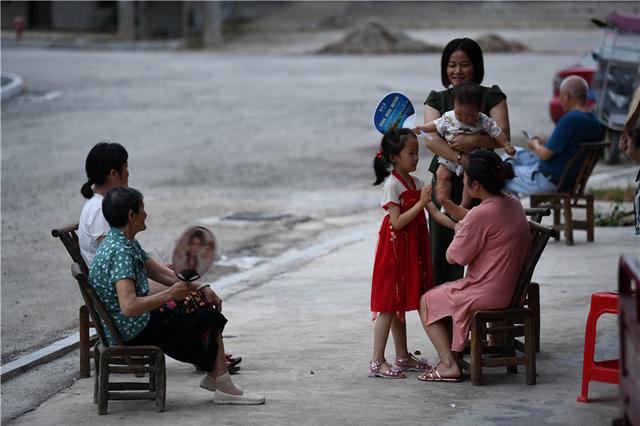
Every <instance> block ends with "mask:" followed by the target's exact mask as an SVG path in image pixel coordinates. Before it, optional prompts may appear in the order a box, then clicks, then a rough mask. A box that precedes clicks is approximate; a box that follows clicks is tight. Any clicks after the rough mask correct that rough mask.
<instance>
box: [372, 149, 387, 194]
mask: <svg viewBox="0 0 640 426" xmlns="http://www.w3.org/2000/svg"><path fill="white" fill-rule="evenodd" d="M390 165H391V164H390V163H389V162H388V161H387V160H386V159H385V157H384V153H383V151H382V149H380V151H378V153H377V154H376V156H375V157H373V170H374V171H375V172H376V181H375V182H373V184H374V185H380V184H381V183H382V182H384V180H385V179H386V178H387V176H389V175H390V174H391V172H390V171H389V166H390Z"/></svg>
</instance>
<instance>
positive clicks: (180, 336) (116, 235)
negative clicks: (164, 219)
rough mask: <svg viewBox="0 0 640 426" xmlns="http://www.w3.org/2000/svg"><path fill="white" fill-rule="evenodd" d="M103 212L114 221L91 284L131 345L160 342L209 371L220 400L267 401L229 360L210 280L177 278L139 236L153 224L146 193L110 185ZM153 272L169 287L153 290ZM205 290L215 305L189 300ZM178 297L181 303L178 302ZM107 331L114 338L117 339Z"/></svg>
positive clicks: (205, 382) (207, 378) (208, 383)
mask: <svg viewBox="0 0 640 426" xmlns="http://www.w3.org/2000/svg"><path fill="white" fill-rule="evenodd" d="M102 211H103V214H104V217H105V219H106V220H107V222H108V223H109V225H110V226H111V229H110V231H109V233H108V234H107V236H106V237H104V239H103V240H102V242H101V243H100V246H99V247H98V251H97V252H96V255H95V257H94V259H93V263H92V264H91V267H90V269H89V283H90V284H91V286H92V287H93V288H94V289H95V290H96V294H97V296H98V297H99V298H100V300H101V301H102V303H104V305H105V308H106V310H107V312H108V313H109V316H111V318H112V319H113V322H114V324H115V326H116V327H117V328H118V331H119V333H120V335H121V336H122V339H123V340H124V342H125V344H128V345H136V346H138V345H154V346H158V347H160V348H161V349H162V350H163V351H164V352H165V353H166V354H167V355H169V356H170V357H172V358H174V359H177V360H178V361H183V362H190V363H192V364H196V365H198V366H199V367H200V368H201V369H202V370H205V371H206V372H207V373H206V374H205V375H204V376H203V377H202V379H201V381H200V387H202V388H204V389H207V390H210V391H212V392H214V395H213V401H214V402H215V403H217V404H242V405H248V404H263V403H264V397H263V396H261V395H253V394H248V393H245V392H244V391H243V390H242V389H240V388H239V387H237V386H236V385H235V384H234V383H233V381H232V380H231V377H230V376H229V373H228V372H227V367H226V364H225V354H224V345H223V343H222V330H223V329H224V326H225V324H226V323H227V319H226V318H225V317H224V316H223V315H222V313H221V310H222V300H221V299H220V298H219V297H218V295H217V294H216V293H215V292H214V291H213V290H211V288H209V286H207V285H200V284H198V283H195V282H192V283H187V282H184V281H179V280H177V278H176V276H175V274H174V273H173V271H172V270H171V269H169V268H167V267H166V266H163V265H161V264H160V263H158V262H157V261H155V260H154V259H153V258H151V257H149V255H147V253H146V252H145V251H144V250H142V247H140V244H139V243H138V241H137V240H136V239H135V236H136V234H137V233H138V232H141V231H144V230H145V229H147V226H146V224H145V219H146V218H147V213H146V212H145V210H144V203H143V199H142V194H141V193H140V192H138V191H137V190H135V189H133V188H128V187H117V188H113V189H111V190H109V192H107V193H106V194H105V196H104V199H103V201H102ZM148 276H150V277H151V278H153V279H154V280H155V281H157V282H158V283H160V284H164V285H165V286H166V287H165V289H164V290H162V291H160V292H158V293H155V294H150V293H149V283H148V278H147V277H148ZM194 291H198V292H200V293H201V294H202V295H203V296H204V297H205V298H206V299H207V301H208V302H210V303H211V305H206V306H205V307H200V308H198V309H192V308H191V307H190V306H188V305H187V304H186V303H185V302H183V300H184V299H185V298H186V297H187V295H189V293H190V292H194ZM175 301H177V303H176V302H175ZM106 331H107V340H108V341H109V343H111V344H113V343H115V342H114V341H113V338H112V337H111V335H110V334H109V333H108V330H106Z"/></svg>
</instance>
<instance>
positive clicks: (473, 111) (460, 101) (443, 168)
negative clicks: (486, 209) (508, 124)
mask: <svg viewBox="0 0 640 426" xmlns="http://www.w3.org/2000/svg"><path fill="white" fill-rule="evenodd" d="M451 97H452V99H453V110H452V111H447V112H445V113H444V114H443V115H442V117H440V118H438V119H436V120H433V121H430V122H428V123H426V124H424V125H423V126H418V127H417V128H416V129H415V131H416V133H420V132H427V133H433V132H438V133H439V134H440V136H442V137H443V139H444V140H446V141H447V143H448V144H449V145H451V144H452V143H453V140H454V138H455V137H456V136H458V135H460V134H481V133H485V134H487V135H489V136H491V137H492V138H493V139H495V140H496V142H498V144H499V145H500V146H501V147H502V148H504V150H505V152H506V153H507V154H509V155H515V153H516V150H515V148H514V147H513V146H512V145H511V144H510V143H509V138H508V137H507V135H506V134H505V133H504V132H503V131H502V129H501V128H500V127H499V126H498V124H497V123H496V122H495V120H494V119H493V118H491V117H489V116H488V115H485V114H483V113H482V112H480V109H481V106H482V89H481V88H480V85H478V84H476V83H474V82H473V81H465V82H463V83H460V84H458V85H457V86H454V87H453V89H451ZM458 158H459V160H458V162H457V163H456V162H454V161H451V160H447V159H446V158H443V157H439V158H438V164H439V166H438V169H437V170H436V174H437V181H436V188H435V193H436V201H438V203H439V204H440V205H441V206H443V207H444V208H445V209H446V210H447V212H448V213H449V214H450V215H452V216H453V217H455V218H456V219H458V220H459V219H462V217H463V216H464V214H463V212H462V211H461V210H460V206H458V205H457V204H456V203H454V202H453V201H452V200H451V191H452V187H453V183H452V179H453V174H454V173H455V174H456V175H457V176H462V172H463V168H462V165H461V164H460V159H461V158H462V153H460V155H459V157H458ZM461 205H462V206H463V207H465V208H469V207H471V198H470V196H469V195H468V194H467V193H466V192H465V191H463V192H462V204H461Z"/></svg>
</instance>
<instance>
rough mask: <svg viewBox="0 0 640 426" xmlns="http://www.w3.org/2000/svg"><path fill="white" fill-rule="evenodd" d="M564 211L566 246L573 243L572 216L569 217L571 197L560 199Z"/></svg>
mask: <svg viewBox="0 0 640 426" xmlns="http://www.w3.org/2000/svg"><path fill="white" fill-rule="evenodd" d="M562 204H563V208H562V210H563V212H564V236H565V238H566V242H567V245H568V246H572V245H573V218H572V217H571V199H570V198H569V197H565V198H563V200H562Z"/></svg>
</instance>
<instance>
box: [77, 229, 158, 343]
mask: <svg viewBox="0 0 640 426" xmlns="http://www.w3.org/2000/svg"><path fill="white" fill-rule="evenodd" d="M148 258H149V255H148V254H147V253H145V251H144V250H142V247H140V244H139V243H138V241H136V240H135V239H134V240H130V239H129V238H127V237H126V236H125V235H124V234H123V233H122V231H120V230H119V229H116V228H111V230H110V231H109V233H108V234H107V236H106V237H105V239H104V240H102V243H100V246H99V247H98V251H97V252H96V256H95V257H94V258H93V263H92V264H91V268H89V282H90V284H91V286H92V287H93V288H94V289H95V290H96V293H97V294H98V297H99V298H100V300H101V301H102V303H103V304H104V306H105V309H106V310H107V312H109V315H110V316H111V319H112V321H113V323H114V324H115V326H116V328H117V329H118V331H119V332H120V336H121V337H122V340H124V341H125V342H126V341H128V340H131V339H133V338H134V337H135V336H137V335H138V334H139V333H140V332H141V331H142V330H143V329H144V328H145V327H146V326H147V324H148V323H149V318H150V314H149V313H145V314H142V315H138V316H135V317H127V316H125V315H124V314H123V313H122V311H121V310H120V303H119V302H118V293H117V291H116V282H118V281H119V280H121V279H125V278H130V279H132V280H133V281H134V282H135V289H136V295H138V297H140V296H146V295H147V294H148V293H149V282H148V281H147V271H146V269H145V266H144V263H145V261H146V260H147V259H148ZM101 322H102V323H103V328H104V330H105V334H106V335H107V341H108V343H109V344H110V345H115V344H116V341H115V339H114V338H113V336H112V335H111V333H109V330H108V329H107V327H106V325H105V324H104V322H103V321H102V320H101Z"/></svg>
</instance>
